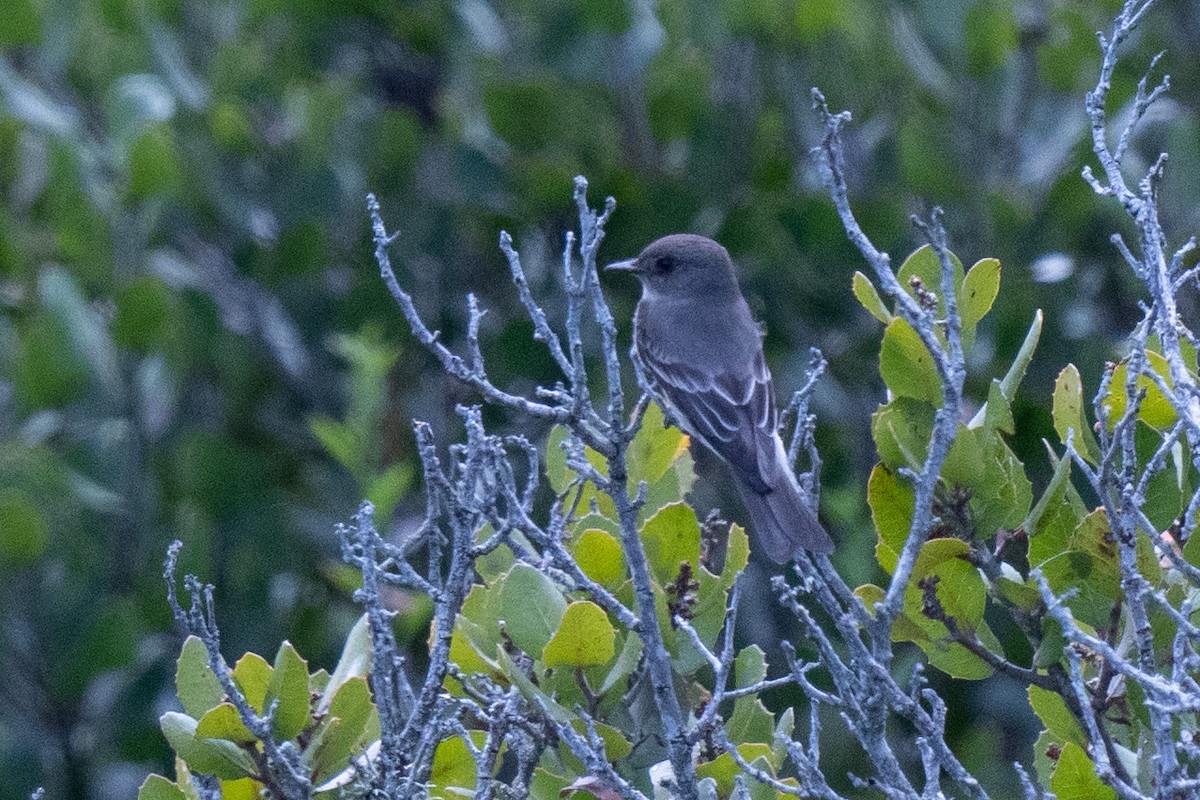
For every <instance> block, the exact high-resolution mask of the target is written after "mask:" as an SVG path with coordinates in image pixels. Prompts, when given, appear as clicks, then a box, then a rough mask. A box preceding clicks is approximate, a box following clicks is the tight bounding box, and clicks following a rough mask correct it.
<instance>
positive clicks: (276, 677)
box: [266, 641, 312, 739]
mask: <svg viewBox="0 0 1200 800" xmlns="http://www.w3.org/2000/svg"><path fill="white" fill-rule="evenodd" d="M276 700H278V701H279V705H278V707H277V708H276V709H275V725H274V731H275V735H276V736H277V737H279V738H280V739H294V738H295V737H296V736H297V735H299V733H300V732H301V731H302V730H304V729H305V728H307V727H308V723H309V721H310V720H311V719H312V708H311V707H310V700H309V693H308V662H306V661H305V660H304V659H303V658H301V657H300V654H299V653H297V652H296V648H294V647H292V643H291V642H286V641H285V642H284V643H283V644H281V645H280V646H279V651H278V652H277V653H276V654H275V668H274V672H273V673H272V674H271V685H270V686H268V687H267V697H266V702H267V705H268V706H270V704H271V703H272V702H273V701H276Z"/></svg>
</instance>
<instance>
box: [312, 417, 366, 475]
mask: <svg viewBox="0 0 1200 800" xmlns="http://www.w3.org/2000/svg"><path fill="white" fill-rule="evenodd" d="M308 429H309V430H310V431H312V435H313V436H315V437H317V441H319V442H320V443H321V446H322V447H324V448H325V451H326V452H327V453H329V455H331V456H333V458H334V460H335V461H337V462H338V463H339V464H341V465H342V466H343V467H345V468H346V469H347V470H349V471H350V472H357V471H358V470H359V469H360V468H361V467H362V461H363V450H362V442H361V441H359V438H358V435H357V434H356V433H355V432H354V430H353V429H352V428H351V427H350V426H349V425H347V424H345V423H342V422H338V421H337V420H336V419H333V418H331V417H321V416H318V417H311V418H310V419H309V420H308Z"/></svg>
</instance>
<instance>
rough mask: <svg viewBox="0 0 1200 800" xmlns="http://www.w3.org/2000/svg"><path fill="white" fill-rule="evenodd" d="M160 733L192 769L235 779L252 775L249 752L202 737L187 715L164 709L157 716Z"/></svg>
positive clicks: (226, 778) (194, 723) (228, 743)
mask: <svg viewBox="0 0 1200 800" xmlns="http://www.w3.org/2000/svg"><path fill="white" fill-rule="evenodd" d="M159 725H160V726H161V727H162V732H163V736H165V737H166V739H167V742H168V743H169V744H170V745H171V747H172V749H174V750H175V752H176V753H177V754H178V755H179V757H180V758H181V759H183V760H184V761H185V762H186V763H187V765H188V768H189V769H191V770H192V771H193V772H199V773H205V774H209V775H215V776H217V777H218V778H221V779H223V780H237V779H238V778H245V777H248V776H251V775H254V774H255V772H256V770H255V766H254V761H253V760H251V758H250V754H249V753H247V752H246V751H245V750H243V749H241V748H240V747H239V746H238V745H236V744H234V743H233V742H227V741H224V740H223V739H205V738H200V737H198V736H197V735H196V726H197V723H196V720H194V719H192V718H191V717H189V716H188V715H187V714H180V713H178V712H175V711H168V712H167V713H166V714H163V715H162V717H160V718H159Z"/></svg>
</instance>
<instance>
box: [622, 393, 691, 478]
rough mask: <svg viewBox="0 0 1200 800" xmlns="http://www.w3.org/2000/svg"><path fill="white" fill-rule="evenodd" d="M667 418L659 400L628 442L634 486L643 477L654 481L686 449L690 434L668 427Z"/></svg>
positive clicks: (631, 476)
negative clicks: (666, 425) (659, 404)
mask: <svg viewBox="0 0 1200 800" xmlns="http://www.w3.org/2000/svg"><path fill="white" fill-rule="evenodd" d="M664 421H665V420H664V417H663V412H662V409H661V408H659V406H658V403H650V404H649V405H648V406H646V415H645V416H644V417H643V418H642V427H641V428H639V429H638V432H637V435H636V436H634V437H633V441H632V442H630V443H629V450H628V451H627V460H628V463H629V479H630V483H631V484H633V485H635V486H636V485H637V482H638V481H643V480H644V481H646V482H647V483H654V482H655V481H657V480H658V479H659V478H661V477H663V475H665V474H666V473H667V470H668V469H670V467H671V465H672V464H674V463H675V461H676V460H677V459H678V458H679V457H680V456H682V455H683V454H684V453H686V452H687V449H688V437H687V435H686V434H684V432H683V431H681V430H679V429H678V428H674V427H665V426H664Z"/></svg>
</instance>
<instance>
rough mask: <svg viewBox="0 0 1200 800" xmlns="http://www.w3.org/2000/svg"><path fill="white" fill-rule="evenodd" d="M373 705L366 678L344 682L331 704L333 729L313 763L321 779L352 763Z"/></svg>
mask: <svg viewBox="0 0 1200 800" xmlns="http://www.w3.org/2000/svg"><path fill="white" fill-rule="evenodd" d="M372 708H373V706H372V704H371V690H370V689H369V688H368V686H367V679H366V678H363V677H356V678H351V679H350V680H348V681H346V682H345V683H343V684H342V685H341V687H340V688H339V689H338V692H337V694H336V695H334V698H333V700H332V701H331V703H330V705H329V716H330V719H331V720H332V721H331V722H330V725H329V730H328V732H326V733H325V735H324V736H323V737H322V739H321V742H320V745H319V746H318V747H317V751H316V755H315V756H314V757H313V759H312V762H311V763H312V765H313V767H314V768H315V769H316V770H317V772H318V780H321V779H323V778H328V777H330V776H332V775H334V774H336V773H337V772H339V771H341V770H342V769H343V768H344V767H345V766H346V765H347V764H348V763H349V762H350V757H351V756H352V755H354V746H355V745H356V744H358V743H359V741H360V740H361V739H362V738H363V733H364V731H365V730H366V727H367V721H368V720H369V719H370V718H371V710H372Z"/></svg>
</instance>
